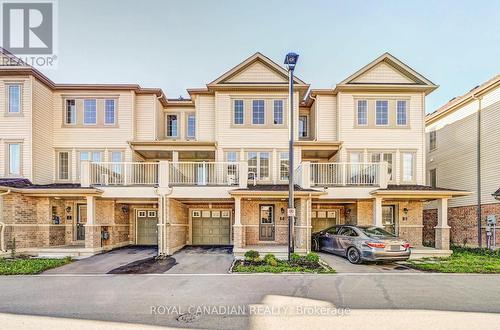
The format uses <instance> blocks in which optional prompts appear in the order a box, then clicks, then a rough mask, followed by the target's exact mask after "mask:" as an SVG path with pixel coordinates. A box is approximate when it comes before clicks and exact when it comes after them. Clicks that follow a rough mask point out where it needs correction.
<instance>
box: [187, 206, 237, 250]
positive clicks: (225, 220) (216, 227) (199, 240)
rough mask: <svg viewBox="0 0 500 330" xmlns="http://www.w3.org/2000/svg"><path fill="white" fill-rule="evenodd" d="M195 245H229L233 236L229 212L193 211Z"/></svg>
mask: <svg viewBox="0 0 500 330" xmlns="http://www.w3.org/2000/svg"><path fill="white" fill-rule="evenodd" d="M191 212H192V213H191V219H192V225H193V227H192V228H193V242H192V244H193V245H228V244H229V243H230V234H231V212H230V211H229V210H217V211H209V210H193V211H191Z"/></svg>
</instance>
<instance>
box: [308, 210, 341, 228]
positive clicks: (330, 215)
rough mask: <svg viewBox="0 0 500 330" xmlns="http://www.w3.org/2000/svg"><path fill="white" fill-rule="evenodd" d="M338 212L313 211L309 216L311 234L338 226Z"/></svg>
mask: <svg viewBox="0 0 500 330" xmlns="http://www.w3.org/2000/svg"><path fill="white" fill-rule="evenodd" d="M338 215H339V214H338V210H314V211H313V212H312V214H311V224H312V232H313V233H316V232H318V231H321V230H323V229H326V228H329V227H332V226H335V225H338V224H339V223H338Z"/></svg>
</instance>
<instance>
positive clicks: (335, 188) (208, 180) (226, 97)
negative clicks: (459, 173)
mask: <svg viewBox="0 0 500 330" xmlns="http://www.w3.org/2000/svg"><path fill="white" fill-rule="evenodd" d="M436 88H437V86H436V85H434V84H433V83H432V82H431V81H429V80H428V79H426V78H425V77H423V76H422V75H420V74H419V73H417V72H415V71H414V70H412V69H411V68H410V67H408V66H407V65H405V64H404V63H402V62H401V61H399V60H398V59H396V58H395V57H393V56H391V55H390V54H387V53H386V54H383V55H382V56H380V57H379V58H377V59H376V60H374V61H373V62H372V63H370V64H368V65H367V66H365V67H363V68H362V69H361V70H359V71H357V72H356V73H354V74H353V75H352V76H350V77H348V78H347V79H345V80H344V81H342V82H341V83H340V84H338V85H336V86H335V87H334V88H331V89H322V90H314V89H313V90H310V91H309V85H308V84H307V83H305V82H303V81H302V80H300V79H299V78H295V94H294V95H293V97H294V100H295V102H294V104H295V105H296V107H295V109H294V115H295V118H294V125H295V128H296V129H295V137H294V139H295V143H294V145H295V157H296V159H295V164H297V166H296V168H295V173H296V178H297V180H296V182H295V183H296V190H295V208H296V210H297V212H296V221H295V225H294V233H295V242H294V246H295V250H296V251H297V252H299V253H306V252H308V251H310V249H311V245H310V243H311V242H310V237H311V232H313V231H317V230H321V229H324V228H327V227H329V226H331V225H334V224H343V223H351V224H359V225H377V226H383V227H385V228H387V229H388V230H389V231H392V232H394V233H396V234H399V235H400V236H402V237H403V238H406V239H407V240H409V241H410V242H411V244H413V245H414V246H415V247H420V246H422V228H423V220H422V210H423V203H424V202H425V201H429V200H435V199H438V200H439V201H440V202H439V204H440V205H441V207H442V210H446V201H447V200H448V199H449V198H451V197H453V196H457V195H463V194H465V193H464V192H460V191H453V190H448V189H441V188H431V187H427V186H425V185H424V184H425V173H426V170H425V135H424V115H425V109H424V104H425V96H426V95H427V94H428V93H430V92H432V91H433V90H434V89H436ZM308 91H309V94H308ZM188 93H189V95H190V99H167V98H166V97H165V94H164V93H163V92H162V91H161V90H159V89H147V88H141V87H139V86H137V85H67V84H56V83H54V82H52V81H51V80H49V79H48V78H47V77H45V76H43V75H42V74H41V73H39V72H38V71H36V70H34V69H32V68H30V67H27V66H10V67H9V66H7V67H1V68H0V98H3V100H2V102H0V112H1V113H3V115H2V116H0V159H3V160H4V161H1V162H0V173H2V176H3V177H4V179H0V193H1V194H3V196H2V200H3V202H2V203H3V207H2V208H3V211H2V212H0V215H1V219H0V221H3V222H4V223H5V225H4V228H5V231H4V237H5V239H4V249H6V248H11V247H12V242H13V239H14V238H15V239H16V248H17V249H18V250H24V251H35V252H36V251H38V252H39V253H41V252H40V251H42V252H43V253H48V251H55V250H56V251H58V252H59V253H63V252H64V251H66V252H67V253H69V251H74V253H80V254H91V253H97V252H99V251H102V250H106V249H111V248H115V247H119V246H123V245H128V244H141V245H157V244H158V248H159V253H160V254H172V253H174V252H175V251H177V250H178V249H180V248H182V247H183V246H185V245H204V244H210V245H233V246H234V253H235V255H236V256H242V254H243V253H244V252H245V251H247V250H250V249H255V250H259V251H262V252H265V251H272V252H274V253H276V254H277V255H280V254H281V255H285V253H286V251H287V237H288V220H287V216H286V213H287V211H286V210H287V193H288V186H287V183H288V164H289V157H288V138H289V133H288V132H289V130H288V126H289V122H290V118H289V111H288V110H287V109H288V102H289V100H288V73H287V71H286V70H285V69H284V68H283V67H281V66H280V65H278V64H276V63H275V62H273V61H271V60H270V59H269V58H267V57H265V56H263V55H262V54H260V53H257V54H255V55H253V56H251V57H249V58H248V59H246V60H245V61H243V62H242V63H240V64H239V65H237V66H236V67H234V68H232V69H231V70H229V71H228V72H226V73H224V74H223V75H222V76H220V77H219V78H217V79H215V80H214V81H212V82H211V83H209V84H207V85H206V87H205V88H198V89H189V90H188ZM441 201H444V202H441ZM440 214H441V217H440V225H439V226H438V227H437V229H436V237H437V238H438V244H437V247H438V248H439V249H441V250H444V253H449V252H448V247H449V244H448V227H447V225H446V223H447V222H446V221H447V220H446V214H447V213H446V212H445V211H443V212H441V213H440ZM53 246H59V247H60V249H59V250H58V249H54V248H52V249H47V247H53Z"/></svg>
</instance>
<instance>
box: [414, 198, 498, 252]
mask: <svg viewBox="0 0 500 330" xmlns="http://www.w3.org/2000/svg"><path fill="white" fill-rule="evenodd" d="M481 212H482V222H481V223H482V240H483V246H486V229H485V228H486V217H487V216H488V215H490V214H494V215H496V217H497V221H498V220H500V203H493V204H484V205H482V206H481ZM423 214H424V241H425V242H429V244H431V245H433V244H434V242H435V237H434V227H435V226H436V225H437V210H436V209H428V210H424V211H423ZM448 225H449V226H450V227H451V230H450V241H451V243H452V244H455V245H469V246H477V207H476V206H475V205H469V206H459V207H450V208H448ZM499 227H500V226H497V232H496V245H497V246H500V228H499Z"/></svg>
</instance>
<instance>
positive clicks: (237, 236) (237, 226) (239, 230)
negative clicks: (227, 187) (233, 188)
mask: <svg viewBox="0 0 500 330" xmlns="http://www.w3.org/2000/svg"><path fill="white" fill-rule="evenodd" d="M233 244H234V248H235V249H239V248H240V249H241V248H243V247H244V246H245V233H244V227H243V226H242V224H241V197H239V196H236V197H234V225H233Z"/></svg>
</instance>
